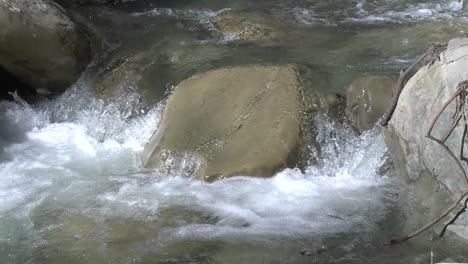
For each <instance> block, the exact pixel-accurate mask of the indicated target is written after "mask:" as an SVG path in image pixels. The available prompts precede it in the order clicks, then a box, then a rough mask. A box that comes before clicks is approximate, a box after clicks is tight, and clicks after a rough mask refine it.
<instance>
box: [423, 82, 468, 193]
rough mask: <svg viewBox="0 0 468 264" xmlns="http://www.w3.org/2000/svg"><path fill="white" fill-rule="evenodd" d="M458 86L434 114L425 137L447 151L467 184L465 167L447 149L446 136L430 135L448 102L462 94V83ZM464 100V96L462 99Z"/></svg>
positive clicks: (467, 177) (452, 128)
mask: <svg viewBox="0 0 468 264" xmlns="http://www.w3.org/2000/svg"><path fill="white" fill-rule="evenodd" d="M459 86H460V88H459V89H457V91H456V92H455V94H454V95H452V97H450V99H449V100H448V101H447V102H446V103H445V104H444V105H443V106H442V108H441V109H440V110H439V112H438V113H437V115H436V116H435V118H434V119H433V120H432V123H431V125H430V126H429V130H428V131H427V133H426V137H427V138H429V139H431V140H433V141H434V142H436V143H437V144H439V145H440V146H441V147H443V148H444V149H445V151H446V152H447V154H449V156H450V157H451V158H452V159H453V160H454V161H455V164H456V165H457V167H458V168H459V169H460V171H461V172H462V174H463V177H464V179H465V183H466V184H467V186H468V176H467V175H466V172H465V169H464V168H463V166H462V164H461V163H460V161H459V160H458V159H457V157H456V156H455V154H453V152H452V151H451V150H450V149H449V147H447V146H446V145H445V144H444V142H445V140H446V138H444V139H443V141H442V140H440V139H437V138H435V137H433V136H432V135H431V132H432V130H433V129H434V126H435V124H436V122H437V120H439V117H440V116H441V115H442V113H443V112H444V111H445V109H447V107H448V106H449V105H450V103H452V102H453V100H455V99H456V98H457V97H459V96H460V95H461V94H463V89H464V87H463V86H462V85H459ZM462 100H464V98H463V99H462ZM462 112H463V111H462ZM456 119H457V120H459V119H458V118H456ZM454 129H455V126H452V127H451V128H450V129H449V131H448V132H447V135H450V134H451V133H452V131H453V130H454Z"/></svg>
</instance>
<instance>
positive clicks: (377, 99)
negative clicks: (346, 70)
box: [346, 76, 393, 132]
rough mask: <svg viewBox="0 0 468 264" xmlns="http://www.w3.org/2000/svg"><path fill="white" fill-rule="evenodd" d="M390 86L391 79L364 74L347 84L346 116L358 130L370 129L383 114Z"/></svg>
mask: <svg viewBox="0 0 468 264" xmlns="http://www.w3.org/2000/svg"><path fill="white" fill-rule="evenodd" d="M392 88H393V81H392V79H390V78H387V77H383V76H364V77H361V78H359V79H357V80H355V81H353V82H352V83H351V84H350V85H349V86H348V89H347V93H346V116H347V117H348V119H349V120H350V121H351V123H352V124H353V126H354V127H355V128H356V129H357V130H358V131H359V132H363V131H365V130H368V129H370V128H371V127H372V126H373V125H374V123H375V122H376V121H377V120H378V119H379V118H380V117H381V116H382V115H383V114H384V112H385V110H386V108H387V105H388V103H389V102H390V99H391V97H392V91H393V89H392Z"/></svg>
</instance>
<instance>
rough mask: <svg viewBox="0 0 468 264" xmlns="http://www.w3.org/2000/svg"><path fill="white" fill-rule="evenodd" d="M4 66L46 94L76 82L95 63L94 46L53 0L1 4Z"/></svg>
mask: <svg viewBox="0 0 468 264" xmlns="http://www.w3.org/2000/svg"><path fill="white" fill-rule="evenodd" d="M0 25H2V26H1V27H0V65H1V66H2V67H3V68H4V69H6V70H7V71H8V72H10V73H11V74H13V75H15V76H16V77H18V78H19V79H21V80H22V81H24V82H26V83H28V84H29V85H31V86H32V87H34V88H35V89H37V90H38V91H41V92H42V93H44V94H47V93H56V92H60V91H62V90H63V89H65V88H66V87H68V86H69V85H70V84H72V83H73V82H75V81H76V79H77V78H78V77H79V76H80V74H81V71H82V70H83V69H84V68H85V67H86V65H87V63H88V62H89V61H90V59H91V43H90V39H89V38H88V36H87V35H85V34H84V33H83V32H82V31H81V30H80V29H79V28H78V26H77V25H76V24H75V23H74V22H73V21H72V20H71V19H70V18H69V17H68V16H67V14H66V12H65V11H64V10H63V9H62V8H61V7H60V6H58V5H57V4H55V3H53V2H51V1H49V0H2V1H0Z"/></svg>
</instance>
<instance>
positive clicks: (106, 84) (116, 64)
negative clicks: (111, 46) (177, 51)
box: [93, 51, 168, 110]
mask: <svg viewBox="0 0 468 264" xmlns="http://www.w3.org/2000/svg"><path fill="white" fill-rule="evenodd" d="M159 59H160V58H159V57H158V55H157V54H154V53H151V52H146V51H145V52H141V53H137V54H134V55H129V56H128V57H127V56H121V57H120V56H119V57H118V58H117V59H115V60H113V61H112V62H111V63H110V65H109V66H108V67H107V70H106V71H105V72H103V73H102V74H101V75H100V76H99V78H98V80H97V81H96V82H95V83H94V84H93V91H94V93H95V94H96V96H97V97H98V98H100V99H102V100H104V101H106V102H120V103H121V104H135V103H136V104H139V106H137V107H136V108H150V107H153V106H154V105H156V104H157V103H158V102H159V101H161V100H162V98H163V96H164V93H165V92H166V87H165V83H164V81H165V78H164V76H165V75H168V73H167V69H166V68H165V67H164V64H163V63H160V62H159ZM140 110H141V109H140Z"/></svg>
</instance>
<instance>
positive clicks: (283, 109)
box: [142, 65, 302, 181]
mask: <svg viewBox="0 0 468 264" xmlns="http://www.w3.org/2000/svg"><path fill="white" fill-rule="evenodd" d="M299 89H300V86H299V80H298V76H297V73H296V70H295V68H294V67H292V66H260V65H253V66H239V67H231V68H223V69H217V70H212V71H209V72H206V73H203V74H200V75H197V76H194V77H192V78H190V79H187V80H185V81H183V82H182V83H180V84H179V85H177V87H176V88H175V90H174V91H173V93H172V94H171V95H170V97H169V98H168V100H167V103H166V107H165V109H164V113H163V118H162V121H161V123H160V125H159V127H158V129H157V130H156V131H155V133H154V134H153V136H152V137H151V139H150V141H149V143H148V144H147V145H146V147H145V149H144V152H143V154H142V160H143V164H144V166H145V167H149V168H158V167H160V166H162V165H163V164H167V162H168V161H170V160H171V159H174V157H177V156H180V154H181V153H182V154H184V155H186V157H187V155H190V156H192V157H193V156H195V157H196V159H197V160H199V161H200V166H199V167H197V170H196V172H195V173H194V175H195V177H198V178H200V179H203V180H207V181H212V180H215V179H218V178H224V177H229V176H235V175H244V176H258V177H269V176H272V175H274V174H275V173H276V172H278V171H280V170H281V169H284V168H286V167H295V166H296V165H297V163H298V158H299V155H298V154H299V151H300V146H301V144H300V142H301V139H302V131H301V123H302V121H301V120H302V117H301V100H300V90H299Z"/></svg>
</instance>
